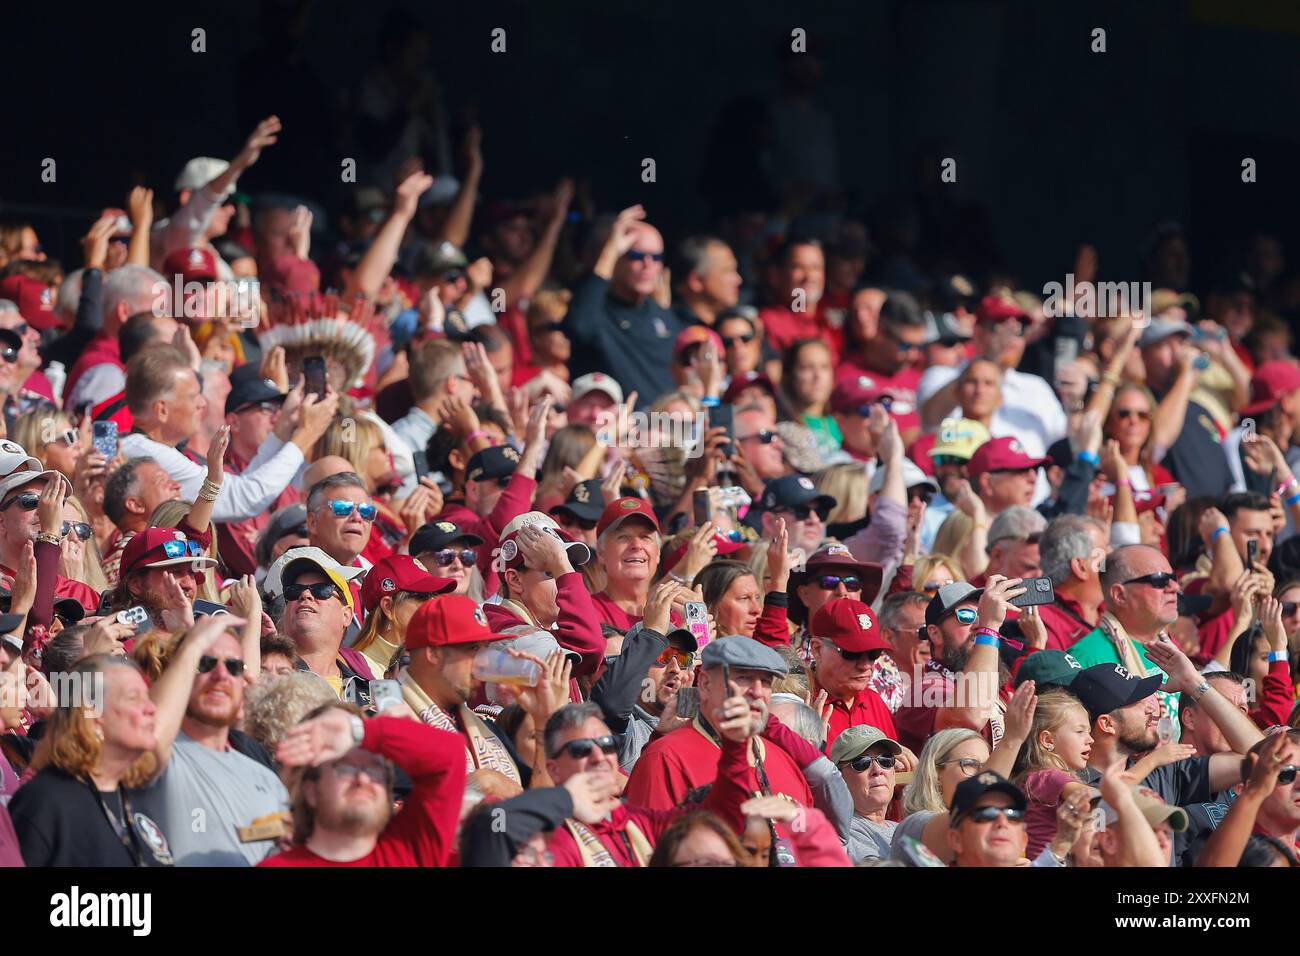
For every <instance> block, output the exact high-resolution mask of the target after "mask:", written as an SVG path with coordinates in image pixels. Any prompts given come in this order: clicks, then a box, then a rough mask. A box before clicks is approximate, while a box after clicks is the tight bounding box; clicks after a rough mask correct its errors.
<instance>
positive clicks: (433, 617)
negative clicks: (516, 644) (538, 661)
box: [406, 594, 514, 651]
mask: <svg viewBox="0 0 1300 956" xmlns="http://www.w3.org/2000/svg"><path fill="white" fill-rule="evenodd" d="M513 636H514V635H512V634H496V633H493V631H492V630H491V629H490V628H489V627H488V622H487V615H486V614H484V613H483V609H482V608H481V607H479V606H478V604H477V602H475V601H474V599H473V598H469V597H466V596H465V595H463V594H445V595H443V596H442V597H436V598H434V599H433V600H431V601H425V602H424V603H423V604H421V605H420V606H419V608H418V609H416V612H415V614H413V615H412V616H411V620H410V623H408V624H407V625H406V647H407V649H408V650H412V651H413V650H417V649H419V648H421V647H445V646H447V645H450V644H476V643H478V642H480V641H504V640H508V639H510V638H511V637H513Z"/></svg>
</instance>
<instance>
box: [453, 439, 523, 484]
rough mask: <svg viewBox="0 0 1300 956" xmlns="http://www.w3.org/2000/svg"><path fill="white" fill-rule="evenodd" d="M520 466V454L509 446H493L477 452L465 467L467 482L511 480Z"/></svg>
mask: <svg viewBox="0 0 1300 956" xmlns="http://www.w3.org/2000/svg"><path fill="white" fill-rule="evenodd" d="M518 466H519V452H517V451H515V450H514V449H513V448H511V447H510V446H509V445H491V446H489V447H487V448H483V449H480V450H479V451H476V452H475V453H474V454H473V455H472V456H470V459H469V462H468V463H467V464H466V465H465V480H466V481H492V480H493V479H500V478H509V477H510V476H511V475H513V474H514V473H515V468H517V467H518Z"/></svg>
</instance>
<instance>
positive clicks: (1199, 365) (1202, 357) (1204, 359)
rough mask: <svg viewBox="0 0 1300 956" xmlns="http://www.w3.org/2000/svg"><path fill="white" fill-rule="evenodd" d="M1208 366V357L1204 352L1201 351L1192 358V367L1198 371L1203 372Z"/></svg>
mask: <svg viewBox="0 0 1300 956" xmlns="http://www.w3.org/2000/svg"><path fill="white" fill-rule="evenodd" d="M1209 367H1210V357H1209V356H1208V355H1206V354H1205V353H1204V352H1201V353H1200V354H1198V355H1197V356H1196V358H1194V359H1192V368H1194V369H1196V370H1197V371H1198V372H1204V371H1205V370H1206V369H1207V368H1209Z"/></svg>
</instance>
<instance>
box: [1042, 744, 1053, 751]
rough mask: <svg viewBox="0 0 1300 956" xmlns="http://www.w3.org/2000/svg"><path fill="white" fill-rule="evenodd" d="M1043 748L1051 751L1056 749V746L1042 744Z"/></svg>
mask: <svg viewBox="0 0 1300 956" xmlns="http://www.w3.org/2000/svg"><path fill="white" fill-rule="evenodd" d="M1043 749H1044V750H1046V751H1047V752H1048V753H1051V752H1052V751H1053V750H1055V749H1056V746H1055V745H1054V744H1043Z"/></svg>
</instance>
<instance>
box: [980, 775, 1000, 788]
mask: <svg viewBox="0 0 1300 956" xmlns="http://www.w3.org/2000/svg"><path fill="white" fill-rule="evenodd" d="M975 779H976V780H978V781H979V782H980V783H982V784H984V786H986V787H991V786H993V784H995V783H997V782H998V778H997V776H996V775H994V774H991V773H982V774H980V775H979V776H978V777H976V778H975Z"/></svg>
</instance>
